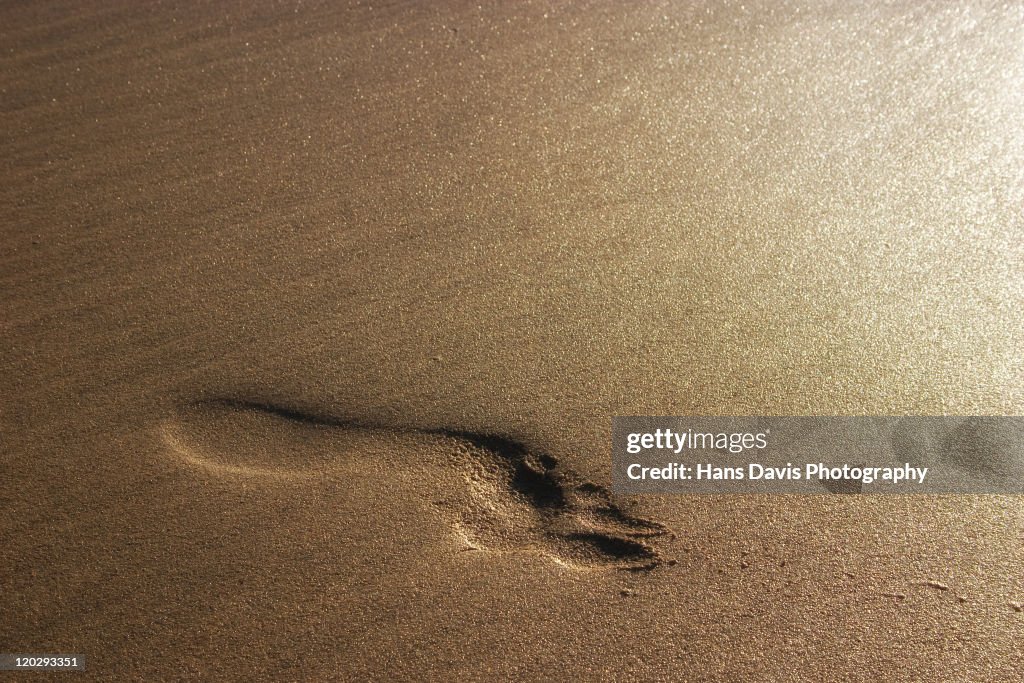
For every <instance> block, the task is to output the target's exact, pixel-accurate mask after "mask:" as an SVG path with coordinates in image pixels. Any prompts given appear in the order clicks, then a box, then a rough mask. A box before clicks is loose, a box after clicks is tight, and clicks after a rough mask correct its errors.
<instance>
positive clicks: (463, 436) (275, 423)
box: [163, 400, 673, 570]
mask: <svg viewBox="0 0 1024 683" xmlns="http://www.w3.org/2000/svg"><path fill="white" fill-rule="evenodd" d="M163 434H164V437H165V441H166V443H167V444H168V446H170V448H171V450H172V451H174V452H175V453H176V454H177V455H178V456H179V457H180V458H181V460H182V461H183V462H185V463H187V464H188V465H190V466H193V467H198V468H201V469H203V470H204V471H206V472H207V473H209V474H211V475H214V476H236V477H259V478H266V479H276V480H286V481H287V480H293V479H297V478H308V477H316V476H326V475H329V474H330V473H331V471H332V470H333V469H334V468H336V467H337V466H338V465H339V463H340V458H341V455H340V454H339V453H338V452H337V451H332V449H331V448H330V447H325V445H326V446H329V445H330V439H331V438H332V437H337V436H346V435H353V434H356V435H359V436H360V437H361V438H364V439H370V440H373V439H375V438H376V439H378V440H381V439H384V440H388V439H390V440H394V439H407V440H410V441H409V446H410V447H413V448H416V449H417V451H418V452H420V453H422V454H423V458H421V460H423V461H424V462H422V464H421V463H420V462H419V461H417V463H416V464H415V465H409V464H407V463H403V462H400V458H399V457H398V456H386V457H390V458H391V459H393V461H394V462H393V463H391V465H393V466H394V467H400V468H401V467H413V466H425V467H428V468H442V469H443V473H444V474H445V475H446V476H448V477H451V476H453V475H454V476H455V477H456V480H457V481H461V482H463V484H464V486H459V487H456V488H460V489H462V490H457V491H448V490H444V491H443V493H444V498H443V499H436V498H434V499H433V500H432V502H433V504H434V507H435V509H437V510H438V511H439V512H440V513H441V514H442V515H443V516H444V517H445V519H447V520H448V521H449V522H450V523H451V524H452V526H453V528H454V530H455V531H456V532H457V533H458V535H459V536H461V538H462V539H463V541H464V542H465V543H466V544H467V547H468V548H470V549H478V550H484V551H499V552H515V551H534V552H542V553H545V554H547V555H549V556H551V557H552V558H554V559H556V560H558V561H560V562H562V563H563V564H567V565H570V566H574V567H611V568H621V569H629V570H644V569H653V568H654V567H656V566H658V565H659V564H660V563H661V561H662V559H661V555H660V554H659V553H658V551H657V550H656V548H655V546H654V543H655V542H657V541H658V540H660V539H664V538H671V537H672V536H673V534H672V532H671V531H670V530H669V529H668V528H667V527H665V526H664V525H662V524H660V523H658V522H655V521H652V520H648V519H643V518H640V517H636V516H633V515H631V514H630V513H628V512H626V511H625V510H624V509H623V508H622V507H621V506H620V505H619V504H618V503H617V502H616V501H615V500H614V499H613V497H612V494H611V493H610V492H609V491H608V489H606V488H605V487H603V486H601V485H599V484H596V483H594V482H591V481H587V480H585V479H583V478H582V477H581V476H579V475H578V474H576V473H575V472H573V471H571V470H569V469H568V468H566V467H564V466H563V465H562V464H561V463H560V462H559V461H558V459H556V458H554V457H552V456H551V455H548V454H546V453H537V452H533V451H530V450H529V449H528V448H526V446H524V445H523V444H521V443H520V442H518V441H515V440H513V439H508V438H505V437H502V436H496V435H490V434H478V433H475V432H465V431H457V430H447V429H422V430H417V429H389V428H385V427H379V426H375V425H365V424H359V423H355V422H349V421H344V420H339V419H335V418H332V417H329V416H323V415H317V414H314V413H309V412H305V411H301V410H297V409H294V408H289V407H282V406H277V405H273V404H268V403H261V402H253V401H240V400H214V401H203V402H199V403H195V404H192V405H190V406H187V407H186V408H184V409H183V410H181V411H180V412H179V414H178V415H177V416H176V417H175V418H174V419H172V420H169V421H167V423H165V425H164V430H163ZM281 435H286V436H287V437H288V438H287V439H282V438H278V437H280V436H281ZM268 441H273V442H274V443H276V444H282V443H286V444H287V446H280V445H279V446H275V448H273V449H272V450H271V449H268V448H267V446H266V443H267V442H268ZM435 471H436V472H440V471H441V470H435Z"/></svg>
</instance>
